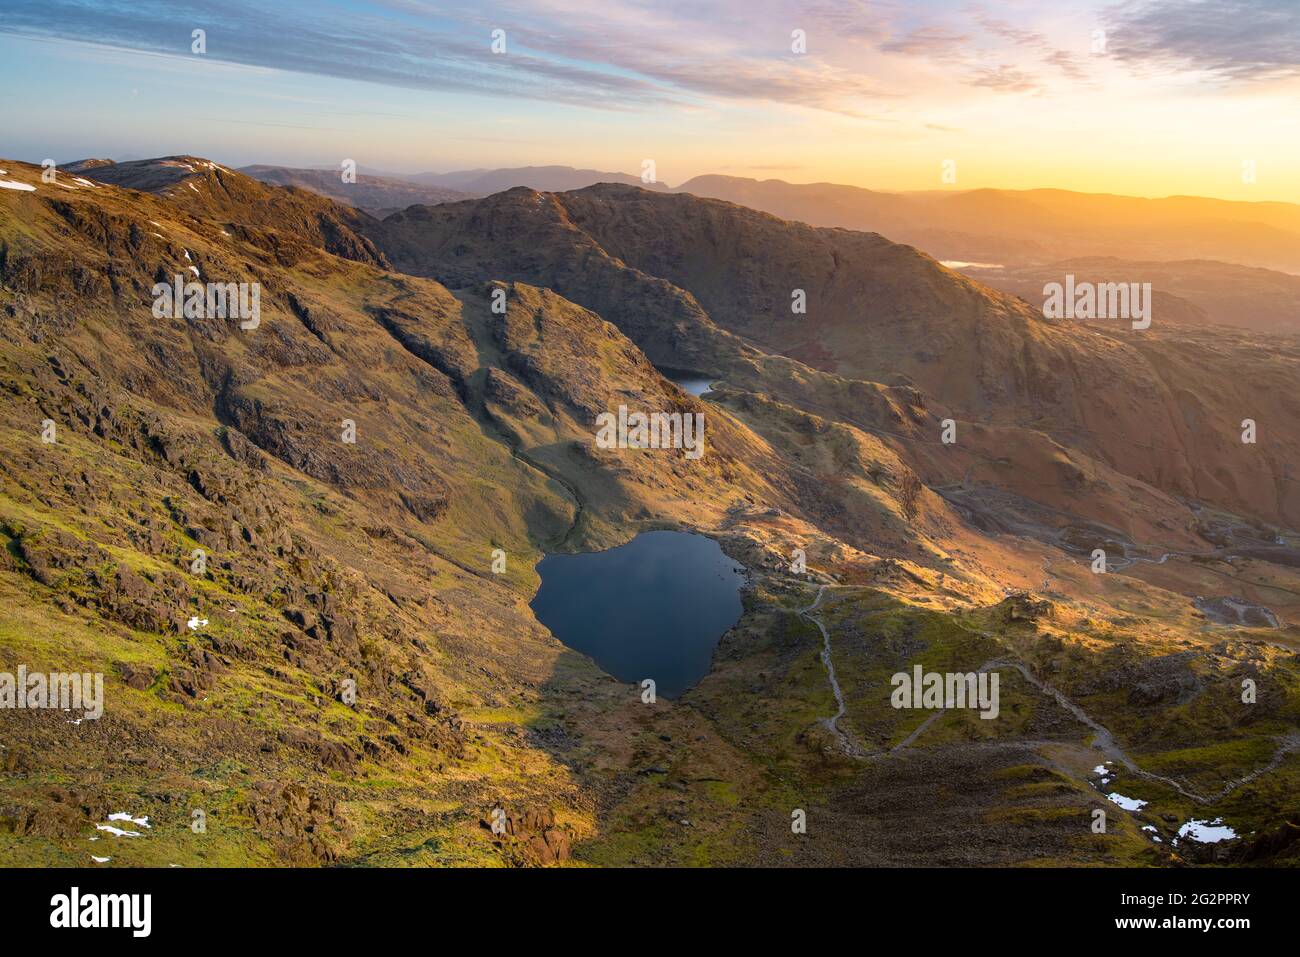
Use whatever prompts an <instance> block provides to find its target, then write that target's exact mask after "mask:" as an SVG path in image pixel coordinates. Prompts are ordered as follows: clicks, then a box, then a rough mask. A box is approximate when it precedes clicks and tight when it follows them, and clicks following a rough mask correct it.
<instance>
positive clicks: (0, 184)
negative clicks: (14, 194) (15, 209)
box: [0, 179, 36, 193]
mask: <svg viewBox="0 0 1300 957" xmlns="http://www.w3.org/2000/svg"><path fill="white" fill-rule="evenodd" d="M0 189H16V190H18V191H19V192H23V193H34V192H36V187H35V186H32V185H30V184H28V183H16V182H13V181H12V180H7V179H0Z"/></svg>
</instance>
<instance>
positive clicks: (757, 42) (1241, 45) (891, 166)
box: [0, 0, 1300, 202]
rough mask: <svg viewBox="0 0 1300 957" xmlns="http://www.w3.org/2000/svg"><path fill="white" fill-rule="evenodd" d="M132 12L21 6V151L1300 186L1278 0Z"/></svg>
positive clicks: (8, 74) (898, 182) (1194, 187)
mask: <svg viewBox="0 0 1300 957" xmlns="http://www.w3.org/2000/svg"><path fill="white" fill-rule="evenodd" d="M1189 8H1190V9H1189ZM132 9H134V8H133V6H132V5H131V4H125V5H122V6H121V7H119V8H116V9H115V11H114V12H113V13H112V14H111V15H110V14H108V13H106V12H105V13H100V12H98V11H96V10H94V9H93V8H92V7H90V6H87V5H85V4H81V3H75V2H71V0H57V2H55V3H50V4H44V3H32V4H27V3H18V4H16V5H13V6H12V10H11V12H10V13H9V14H8V15H7V16H6V19H5V21H4V22H3V23H0V63H3V66H0V82H4V83H5V84H6V88H8V89H11V90H14V91H15V92H18V91H22V92H24V93H25V94H26V95H24V96H22V97H21V98H20V99H18V100H17V102H15V103H14V104H13V112H14V113H15V116H14V120H15V121H16V122H15V123H14V129H11V130H10V131H9V133H8V135H9V137H10V143H9V144H8V147H9V148H8V150H7V151H8V152H9V154H10V155H19V156H23V157H24V158H31V159H32V161H34V162H39V161H40V160H42V159H45V158H53V159H55V160H56V161H58V162H61V163H62V162H70V161H73V160H78V159H84V158H87V157H92V156H107V157H110V158H122V157H123V156H128V155H129V156H130V157H132V158H144V157H146V156H159V155H171V154H178V153H179V154H192V155H201V156H205V157H208V158H211V159H214V160H217V161H220V162H224V163H227V164H229V165H232V166H242V165H247V164H253V163H268V164H276V165H283V166H296V167H303V166H312V167H314V166H332V165H337V164H338V163H339V162H340V161H342V160H343V159H345V158H350V159H353V160H355V161H356V162H357V163H359V164H360V165H361V166H363V167H372V168H377V169H382V170H386V171H389V172H394V173H400V174H406V175H409V174H418V173H425V172H449V171H453V170H462V169H471V168H501V167H507V168H508V167H519V166H537V165H566V166H573V167H579V168H595V169H603V170H613V171H621V172H628V173H632V174H638V173H639V172H640V170H641V166H642V163H643V161H645V160H647V159H649V160H653V161H654V163H655V165H656V168H657V171H658V178H659V179H660V180H662V181H665V182H668V183H671V184H678V183H681V182H684V181H686V180H689V179H691V178H693V177H695V176H699V175H704V174H722V175H732V176H744V177H751V178H756V179H769V178H772V179H781V180H785V181H788V182H792V183H822V182H825V183H838V184H844V185H850V186H857V187H861V188H865V189H872V190H880V191H887V192H912V191H924V190H935V189H941V190H969V189H986V188H987V189H1017V190H1021V189H1064V190H1070V191H1075V192H1087V193H1110V194H1116V195H1126V196H1136V197H1147V198H1162V197H1166V196H1175V195H1186V196H1202V197H1207V198H1216V199H1230V200H1238V201H1276V202H1298V201H1300V119H1297V117H1296V115H1295V113H1294V110H1293V109H1292V108H1291V107H1293V104H1294V103H1295V102H1296V100H1297V99H1300V66H1298V65H1297V60H1300V56H1297V54H1296V51H1295V50H1294V48H1293V47H1292V46H1290V45H1288V40H1287V37H1288V36H1289V34H1288V30H1294V29H1295V28H1296V21H1297V19H1300V13H1298V12H1297V9H1296V8H1295V6H1294V5H1288V4H1286V3H1284V2H1278V3H1275V4H1273V3H1265V4H1259V5H1257V6H1256V7H1255V8H1254V9H1253V11H1252V13H1251V15H1250V16H1241V15H1240V11H1239V10H1238V9H1237V7H1236V6H1235V4H1234V3H1232V2H1226V0H1202V2H1199V3H1193V4H1184V3H1173V2H1172V0H1169V2H1166V0H1156V2H1149V0H1147V2H1142V3H1119V4H1109V3H1107V4H1103V3H1095V4H1094V3H1085V4H1079V5H1075V6H1074V7H1073V8H1072V9H1070V10H1068V11H1066V10H1062V9H1056V10H1047V11H1044V10H1041V9H1035V5H1034V4H1030V3H1023V4H1020V3H1009V4H1007V3H1004V4H998V5H991V4H986V5H980V4H964V3H947V2H940V3H925V4H915V5H912V4H901V3H899V4H871V5H864V6H863V7H862V11H861V16H857V15H855V14H854V13H853V10H854V7H853V6H852V5H846V6H843V7H825V8H818V9H814V10H811V11H807V10H801V9H800V8H799V7H798V5H796V4H784V3H768V4H764V5H761V6H760V7H759V8H758V9H757V10H755V11H753V12H752V13H748V14H746V15H744V16H742V15H741V14H740V13H739V11H740V10H741V9H742V8H741V7H737V8H735V10H734V11H733V14H734V16H732V17H728V16H726V15H725V14H722V15H718V14H715V13H710V14H708V15H707V19H706V15H705V14H703V13H702V12H699V11H696V12H695V13H692V12H690V8H689V7H687V6H684V5H683V6H678V5H674V4H653V5H652V4H640V3H626V2H625V3H616V4H600V5H587V4H582V3H561V2H556V3H543V4H514V3H510V2H504V3H498V4H487V5H477V4H475V5H471V4H464V5H462V4H426V3H420V2H394V3H386V2H346V3H332V4H327V5H321V6H312V5H306V6H301V5H296V4H288V5H285V6H283V7H280V8H278V9H277V10H276V11H256V8H255V7H254V6H252V5H246V4H242V3H236V4H233V5H230V6H229V7H227V8H225V9H223V11H222V12H221V13H220V14H213V13H200V12H198V11H197V10H193V11H190V10H187V9H186V7H185V5H183V4H181V5H172V6H169V7H168V8H167V9H166V10H165V11H164V10H158V11H155V12H156V14H157V15H154V12H151V13H150V14H149V16H148V18H147V19H143V17H144V11H145V10H146V9H149V10H152V8H149V7H147V5H142V6H140V7H139V8H138V9H139V10H140V11H141V12H140V15H139V16H138V17H136V18H135V19H133V15H132V13H131V10H132ZM1193 11H1194V12H1195V14H1196V15H1195V16H1193V15H1192V12H1193ZM361 26H364V28H365V29H367V30H374V31H377V32H376V34H375V40H374V42H373V43H372V44H370V46H369V48H368V49H367V51H366V53H365V55H364V56H362V55H361V54H360V53H359V52H357V51H349V50H348V49H347V48H346V47H345V46H344V45H342V44H341V42H340V41H339V39H338V36H339V35H341V32H342V31H344V30H346V29H350V28H355V27H361ZM195 31H202V37H203V40H202V43H201V44H200V43H199V41H198V40H196V39H195ZM271 38H274V39H273V40H272V39H271ZM199 46H201V47H202V49H203V52H202V53H195V52H193V50H194V49H197V48H199ZM799 51H803V52H799ZM584 84H588V85H590V86H589V88H587V89H586V91H585V92H584ZM217 91H220V93H219V101H218V92H217ZM110 112H111V115H112V116H113V122H112V124H106V123H105V119H106V118H107V117H108V116H109V115H110ZM55 115H58V116H60V117H61V118H62V119H61V121H60V122H59V123H57V124H54V123H51V120H50V118H51V117H53V116H55ZM70 118H72V119H75V122H68V120H69V119H70ZM18 130H21V134H18V133H17V131H18ZM1224 131H1230V135H1224ZM15 136H16V139H15ZM117 154H122V155H121V156H119V155H117Z"/></svg>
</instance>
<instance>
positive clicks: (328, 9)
mask: <svg viewBox="0 0 1300 957" xmlns="http://www.w3.org/2000/svg"><path fill="white" fill-rule="evenodd" d="M731 2H732V4H733V5H734V10H731V11H728V10H726V9H716V8H714V9H709V10H702V9H699V8H698V7H696V6H695V5H693V4H689V3H684V2H673V0H663V2H661V3H656V4H652V5H647V4H644V3H640V2H637V0H603V2H599V3H597V2H582V0H533V2H527V3H523V2H516V0H481V2H471V0H461V2H439V3H426V2H421V0H351V2H347V3H344V2H343V0H335V2H326V0H319V2H309V0H282V2H277V3H272V4H268V3H264V2H260V0H227V2H225V3H223V4H220V5H213V4H207V3H201V2H198V0H172V2H164V0H119V2H117V3H110V4H106V3H95V2H90V0H12V2H10V3H8V4H7V5H6V11H5V15H4V18H3V21H0V32H6V33H12V34H18V35H24V36H34V37H51V38H60V39H66V40H75V41H80V42H86V43H96V44H107V45H112V46H117V47H123V48H128V49H132V50H136V51H140V52H144V53H169V54H174V55H176V56H177V57H180V58H182V59H186V58H191V57H194V58H195V59H197V56H195V55H192V54H191V53H190V35H191V31H192V30H193V29H195V28H202V29H204V30H206V31H207V53H206V54H204V55H203V57H204V59H207V60H218V61H226V62H231V63H238V64H244V65H250V66H257V67H269V68H274V69H278V70H286V71H290V72H295V73H302V74H309V75H321V76H329V77H337V78H340V79H345V80H360V81H368V82H373V83H380V84H385V85H389V86H396V87H406V88H412V89H427V90H436V91H449V92H455V93H470V94H483V95H488V96H496V97H508V98H512V99H519V98H524V99H534V100H544V101H551V102H559V103H566V104H573V105H581V106H586V107H594V108H603V109H611V110H634V109H639V108H644V107H664V106H674V105H675V106H679V107H687V108H689V107H691V106H694V105H696V101H698V99H699V98H701V97H704V98H717V99H729V100H751V101H756V100H757V101H761V100H769V101H777V102H781V103H787V104H792V105H799V106H805V107H811V108H816V109H823V110H829V111H834V112H838V113H843V114H846V115H855V116H856V115H861V113H860V110H861V104H862V102H863V101H864V100H869V99H872V98H878V97H882V96H886V95H888V94H887V93H886V92H885V91H884V90H882V89H881V88H880V86H879V85H878V82H877V81H876V80H875V79H874V78H873V77H872V76H871V75H870V74H869V73H868V72H867V71H865V70H862V69H860V68H859V66H858V64H857V63H856V62H847V61H846V58H844V57H837V56H835V55H834V50H835V49H842V48H843V46H844V45H845V44H861V43H865V42H867V41H868V40H870V39H873V38H875V36H876V34H875V31H874V29H865V28H863V27H862V26H861V25H860V24H859V25H858V26H857V27H856V28H854V25H853V22H852V21H853V14H854V12H855V5H852V4H849V5H843V6H837V5H826V6H816V5H814V6H813V7H811V8H800V7H797V6H794V5H791V6H790V7H789V9H784V8H783V7H782V6H781V4H780V3H779V2H778V4H777V9H775V10H772V11H769V17H768V18H767V20H766V21H765V22H763V23H762V24H761V25H760V24H758V23H755V22H754V18H753V17H747V16H746V11H745V9H744V5H743V3H741V2H740V0H731ZM727 5H728V4H727V3H726V2H724V3H722V4H721V5H720V6H721V7H724V8H725V7H726V6H727ZM856 12H857V13H858V15H859V19H861V18H862V9H857V11H856ZM738 25H739V26H738ZM796 27H798V28H800V29H806V30H807V32H808V34H809V36H810V38H811V39H810V43H811V45H812V46H813V48H814V49H818V46H817V45H818V44H820V49H819V53H820V54H821V55H819V56H806V57H805V56H798V55H795V54H794V53H793V52H792V51H791V48H790V43H791V39H790V33H791V30H792V29H795V28H796ZM494 29H502V30H504V31H505V39H506V53H505V54H504V55H494V54H493V52H492V50H491V39H492V31H493V30H494Z"/></svg>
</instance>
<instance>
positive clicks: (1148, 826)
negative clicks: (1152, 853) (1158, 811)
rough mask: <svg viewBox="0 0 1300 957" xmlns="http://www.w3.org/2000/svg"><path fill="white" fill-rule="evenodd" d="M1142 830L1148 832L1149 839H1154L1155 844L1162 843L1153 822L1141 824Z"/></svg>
mask: <svg viewBox="0 0 1300 957" xmlns="http://www.w3.org/2000/svg"><path fill="white" fill-rule="evenodd" d="M1142 830H1144V831H1146V832H1147V833H1148V834H1150V835H1151V840H1153V841H1155V842H1156V843H1157V844H1163V843H1164V841H1162V840H1160V835H1159V834H1157V833H1156V826H1155V825H1154V824H1143V825H1142Z"/></svg>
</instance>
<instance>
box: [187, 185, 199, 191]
mask: <svg viewBox="0 0 1300 957" xmlns="http://www.w3.org/2000/svg"><path fill="white" fill-rule="evenodd" d="M185 185H186V186H188V187H189V188H190V189H192V190H194V192H196V193H197V192H198V191H199V188H198V187H197V186H195V185H194V184H193V183H186V184H185Z"/></svg>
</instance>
